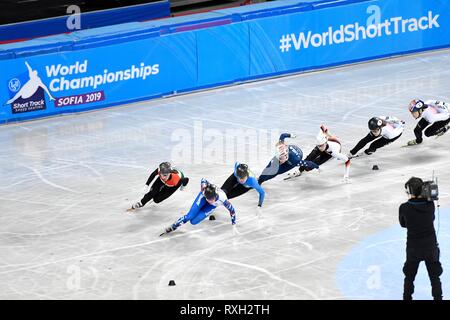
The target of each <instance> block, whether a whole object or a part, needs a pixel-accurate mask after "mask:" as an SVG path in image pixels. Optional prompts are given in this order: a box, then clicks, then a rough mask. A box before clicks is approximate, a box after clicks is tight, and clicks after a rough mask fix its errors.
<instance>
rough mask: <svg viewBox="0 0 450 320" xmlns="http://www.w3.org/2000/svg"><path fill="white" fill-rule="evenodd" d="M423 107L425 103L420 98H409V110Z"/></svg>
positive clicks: (420, 109)
mask: <svg viewBox="0 0 450 320" xmlns="http://www.w3.org/2000/svg"><path fill="white" fill-rule="evenodd" d="M424 107H425V103H424V102H423V101H422V100H419V99H413V100H411V102H410V103H409V107H408V109H409V112H416V111H418V112H420V111H422V109H423V108H424Z"/></svg>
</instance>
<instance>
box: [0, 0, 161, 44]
mask: <svg viewBox="0 0 450 320" xmlns="http://www.w3.org/2000/svg"><path fill="white" fill-rule="evenodd" d="M169 16H170V2H169V1H168V0H162V1H158V2H152V3H146V4H140V5H134V6H128V7H121V8H113V9H107V10H99V11H93V12H85V13H84V12H81V13H80V15H79V19H80V21H81V23H80V27H81V30H84V29H92V28H99V27H104V26H110V25H116V24H123V23H128V22H133V21H146V20H150V19H158V18H165V17H169ZM71 17H73V16H71V15H70V14H68V15H66V16H61V17H54V18H47V19H39V20H33V21H24V22H18V23H11V24H6V25H0V43H7V42H13V41H17V40H20V41H23V40H26V39H33V38H36V37H43V36H49V35H55V34H60V33H66V32H72V31H74V30H71V29H69V28H68V26H67V22H68V20H69V25H70V21H72V20H70V19H71Z"/></svg>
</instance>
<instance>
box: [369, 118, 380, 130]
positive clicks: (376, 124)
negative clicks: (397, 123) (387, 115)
mask: <svg viewBox="0 0 450 320" xmlns="http://www.w3.org/2000/svg"><path fill="white" fill-rule="evenodd" d="M382 126H383V120H381V119H380V118H377V117H373V118H372V119H370V120H369V129H370V130H376V129H380V128H381V127H382Z"/></svg>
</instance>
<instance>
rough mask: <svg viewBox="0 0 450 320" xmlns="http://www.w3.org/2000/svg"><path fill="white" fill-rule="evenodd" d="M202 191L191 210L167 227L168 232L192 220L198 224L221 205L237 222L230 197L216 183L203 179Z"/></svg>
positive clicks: (232, 221)
mask: <svg viewBox="0 0 450 320" xmlns="http://www.w3.org/2000/svg"><path fill="white" fill-rule="evenodd" d="M200 188H201V191H200V192H199V194H198V195H197V197H196V198H195V201H194V203H193V204H192V206H191V209H190V210H189V212H188V213H187V214H186V215H184V216H182V217H180V218H179V219H178V220H177V221H176V222H175V223H173V224H172V225H171V226H170V227H168V228H166V230H165V232H164V233H162V234H161V235H163V234H166V233H169V232H172V231H175V230H176V229H177V228H178V227H180V226H181V225H182V224H185V223H187V222H190V223H191V224H193V225H196V224H198V223H200V222H201V221H203V220H204V219H205V218H206V217H207V216H209V215H210V214H211V213H212V212H213V211H214V210H215V209H216V208H217V207H218V206H219V205H223V206H224V207H225V208H227V209H228V211H229V212H230V217H231V224H232V225H235V224H236V212H235V210H234V207H233V205H232V204H231V203H230V201H228V198H227V196H226V194H225V192H223V191H222V190H220V189H219V188H217V187H216V186H215V185H213V184H211V183H209V182H208V181H207V180H206V179H204V178H203V179H202V180H201V183H200Z"/></svg>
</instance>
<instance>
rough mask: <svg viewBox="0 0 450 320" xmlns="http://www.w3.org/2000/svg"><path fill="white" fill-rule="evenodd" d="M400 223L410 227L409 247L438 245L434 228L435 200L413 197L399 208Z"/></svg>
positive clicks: (404, 226)
mask: <svg viewBox="0 0 450 320" xmlns="http://www.w3.org/2000/svg"><path fill="white" fill-rule="evenodd" d="M399 220H400V225H401V226H402V227H403V228H407V229H408V240H407V247H409V248H429V247H435V246H436V245H437V239H436V231H435V230H434V224H433V222H434V202H433V201H427V199H411V200H409V201H408V202H405V203H402V204H401V205H400V208H399Z"/></svg>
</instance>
